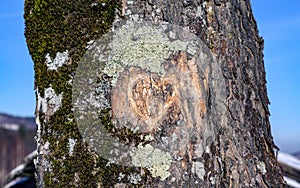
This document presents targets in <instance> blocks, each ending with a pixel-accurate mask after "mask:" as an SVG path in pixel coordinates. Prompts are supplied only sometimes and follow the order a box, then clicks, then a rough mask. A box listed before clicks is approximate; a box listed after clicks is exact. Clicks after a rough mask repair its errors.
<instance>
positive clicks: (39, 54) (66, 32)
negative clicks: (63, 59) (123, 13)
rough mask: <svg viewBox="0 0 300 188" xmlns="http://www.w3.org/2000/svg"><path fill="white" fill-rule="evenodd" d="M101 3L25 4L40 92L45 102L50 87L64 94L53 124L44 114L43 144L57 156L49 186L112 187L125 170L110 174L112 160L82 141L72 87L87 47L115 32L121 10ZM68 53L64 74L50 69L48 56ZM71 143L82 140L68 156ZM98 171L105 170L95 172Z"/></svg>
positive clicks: (48, 0) (41, 0) (54, 0)
mask: <svg viewBox="0 0 300 188" xmlns="http://www.w3.org/2000/svg"><path fill="white" fill-rule="evenodd" d="M96 2H98V6H94V7H93V6H91V5H92V3H95V1H92V0H77V1H67V0H26V1H25V14H24V18H25V24H26V29H25V36H26V41H27V45H28V48H29V52H30V55H31V57H32V59H33V61H34V70H35V87H36V88H38V91H39V93H40V94H41V95H42V97H43V95H44V91H45V88H48V87H50V86H51V87H52V88H53V89H54V90H55V92H56V94H60V93H62V94H63V100H62V107H61V108H60V109H59V110H57V111H56V113H55V114H53V115H52V116H51V117H50V119H49V121H48V122H47V123H44V119H45V114H43V113H41V112H38V115H39V118H40V122H42V125H41V126H42V130H47V131H45V132H42V136H41V140H40V142H41V143H39V144H43V143H45V142H46V141H47V142H49V143H50V144H49V146H50V148H49V151H50V152H51V155H49V156H48V157H49V159H48V160H49V161H50V162H51V173H49V172H48V173H47V172H45V173H44V177H43V178H44V182H43V183H44V186H45V187H74V186H78V187H97V184H98V183H99V181H100V180H102V181H104V182H103V184H104V185H106V183H108V182H109V181H110V180H111V179H110V178H112V177H113V174H116V171H120V169H121V170H122V168H120V167H119V166H118V167H113V168H109V170H107V168H105V165H106V164H107V161H105V160H104V159H101V158H98V159H97V160H95V154H93V153H91V152H90V151H89V150H88V147H87V145H86V144H85V143H84V142H82V141H80V140H82V138H81V134H80V133H79V131H78V128H77V125H76V123H75V121H74V114H73V111H72V87H71V85H70V84H69V83H68V81H69V80H72V77H73V76H74V74H75V71H76V68H77V62H79V60H80V58H81V57H82V55H83V54H84V52H85V51H86V44H87V42H88V41H91V40H95V39H97V38H100V37H101V35H103V34H104V33H106V32H107V31H108V30H109V29H110V28H111V25H112V22H113V20H114V17H115V10H116V8H118V6H119V5H118V2H117V1H115V0H98V1H96ZM102 4H105V7H103V6H102ZM66 50H68V51H69V58H70V61H69V62H68V64H66V65H64V66H62V67H60V68H58V71H56V70H48V69H47V65H46V63H45V56H46V54H47V53H49V55H50V57H51V58H52V59H54V58H55V55H56V54H57V52H64V51H66ZM69 138H73V139H76V140H79V142H77V143H76V144H75V148H74V155H72V156H68V152H67V151H68V139H69ZM103 165H104V166H103ZM97 168H98V169H99V170H98V171H96V172H95V173H92V172H93V171H95V169H97ZM131 170H132V169H131ZM75 173H79V174H78V178H79V182H76V181H74V179H76V178H75ZM110 175H112V177H110ZM107 176H108V177H109V179H108V178H106V177H107ZM105 178H106V179H105ZM115 182H117V181H115ZM107 185H109V184H107Z"/></svg>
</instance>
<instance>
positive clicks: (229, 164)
mask: <svg viewBox="0 0 300 188" xmlns="http://www.w3.org/2000/svg"><path fill="white" fill-rule="evenodd" d="M24 17H25V21H26V31H25V35H26V39H27V44H28V47H29V51H30V54H31V56H32V58H33V61H34V68H35V89H36V96H37V106H36V122H37V124H38V134H37V137H36V140H37V144H38V159H37V169H38V172H37V178H38V184H39V186H40V187H70V186H71V187H73V186H74V187H241V186H242V187H284V180H283V178H282V174H281V170H280V168H279V165H278V163H277V160H276V155H275V154H274V151H275V150H276V149H277V147H276V146H275V145H274V142H273V138H272V135H271V130H270V123H269V115H270V114H269V110H268V104H269V101H268V97H267V90H266V79H265V69H264V62H263V54H262V50H263V39H262V38H261V37H259V35H258V30H257V25H256V22H255V20H254V17H253V15H252V10H251V6H250V2H249V0H227V1H219V0H214V1H203V0H195V1H187V0H184V1H183V0H182V1H178V0H167V1H165V0H148V1H144V0H134V1H127V0H122V2H116V1H113V0H99V1H86V0H78V1H76V2H75V1H65V0H52V1H47V0H39V1H38V0H26V1H25V15H24ZM108 31H111V32H110V33H108V34H105V33H107V32H108ZM97 39H98V40H97ZM86 50H87V52H86V53H85V51H86Z"/></svg>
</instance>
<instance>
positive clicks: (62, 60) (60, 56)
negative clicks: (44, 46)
mask: <svg viewBox="0 0 300 188" xmlns="http://www.w3.org/2000/svg"><path fill="white" fill-rule="evenodd" d="M45 58H46V65H47V67H48V70H56V71H57V69H58V68H59V67H62V66H63V65H64V64H67V62H68V61H69V51H68V50H66V51H65V52H57V54H56V56H55V58H54V59H52V58H51V57H50V54H49V53H47V54H46V56H45Z"/></svg>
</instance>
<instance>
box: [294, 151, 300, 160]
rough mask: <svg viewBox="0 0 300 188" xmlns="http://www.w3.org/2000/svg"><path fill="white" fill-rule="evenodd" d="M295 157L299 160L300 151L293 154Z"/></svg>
mask: <svg viewBox="0 0 300 188" xmlns="http://www.w3.org/2000/svg"><path fill="white" fill-rule="evenodd" d="M293 155H294V156H295V157H297V158H298V159H299V160H300V151H298V152H296V153H294V154H293Z"/></svg>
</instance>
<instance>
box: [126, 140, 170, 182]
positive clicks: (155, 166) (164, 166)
mask: <svg viewBox="0 0 300 188" xmlns="http://www.w3.org/2000/svg"><path fill="white" fill-rule="evenodd" d="M130 155H131V157H132V164H133V165H135V166H138V167H143V168H147V169H148V170H149V171H150V172H151V175H152V176H153V177H160V178H161V180H165V179H166V178H168V177H169V176H170V172H169V171H168V170H169V168H170V166H171V162H172V156H171V155H170V153H168V152H164V151H162V150H160V149H157V148H153V147H152V146H151V145H150V144H146V145H145V146H143V145H141V144H140V145H139V146H138V147H137V148H135V149H134V150H133V151H131V152H130Z"/></svg>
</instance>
